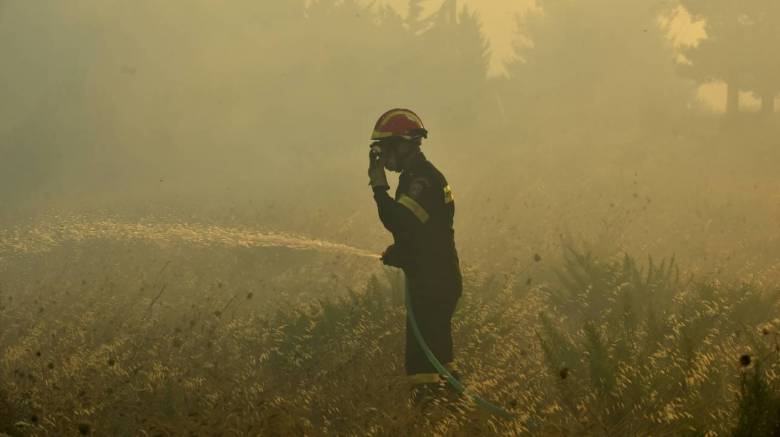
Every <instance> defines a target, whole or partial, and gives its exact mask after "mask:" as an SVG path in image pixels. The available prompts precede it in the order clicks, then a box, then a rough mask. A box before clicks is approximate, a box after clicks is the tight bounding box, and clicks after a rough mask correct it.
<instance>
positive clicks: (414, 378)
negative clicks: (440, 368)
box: [406, 373, 441, 385]
mask: <svg viewBox="0 0 780 437" xmlns="http://www.w3.org/2000/svg"><path fill="white" fill-rule="evenodd" d="M406 379H407V381H409V383H410V384H413V385H414V384H435V383H437V382H440V381H441V378H439V374H438V373H415V374H414V375H409V376H407V377H406Z"/></svg>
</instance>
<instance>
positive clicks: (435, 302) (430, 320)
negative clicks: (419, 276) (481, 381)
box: [405, 286, 458, 384]
mask: <svg viewBox="0 0 780 437" xmlns="http://www.w3.org/2000/svg"><path fill="white" fill-rule="evenodd" d="M409 291H410V295H411V299H412V301H411V307H412V311H413V312H414V315H415V317H416V322H417V326H418V328H419V329H420V333H421V334H422V337H423V339H424V340H425V342H426V343H427V344H428V347H429V348H430V349H431V352H433V355H434V356H436V358H437V359H438V360H439V361H440V362H441V363H442V364H444V365H445V367H448V368H449V369H450V370H451V369H452V361H453V359H454V358H455V357H454V355H453V345H452V316H453V314H454V313H455V308H456V307H457V304H458V296H447V295H444V296H441V295H438V296H430V295H426V294H422V293H415V289H414V287H413V286H410V290H409ZM405 368H406V375H407V376H408V379H409V382H410V383H411V384H429V383H437V382H439V381H440V378H439V374H438V372H437V371H436V369H435V368H434V367H433V365H432V364H431V363H430V362H429V361H428V358H427V357H426V356H425V353H424V352H423V350H422V348H420V345H419V343H418V342H417V339H416V338H415V337H414V333H413V331H412V327H411V322H410V321H409V318H408V317H407V319H406V358H405Z"/></svg>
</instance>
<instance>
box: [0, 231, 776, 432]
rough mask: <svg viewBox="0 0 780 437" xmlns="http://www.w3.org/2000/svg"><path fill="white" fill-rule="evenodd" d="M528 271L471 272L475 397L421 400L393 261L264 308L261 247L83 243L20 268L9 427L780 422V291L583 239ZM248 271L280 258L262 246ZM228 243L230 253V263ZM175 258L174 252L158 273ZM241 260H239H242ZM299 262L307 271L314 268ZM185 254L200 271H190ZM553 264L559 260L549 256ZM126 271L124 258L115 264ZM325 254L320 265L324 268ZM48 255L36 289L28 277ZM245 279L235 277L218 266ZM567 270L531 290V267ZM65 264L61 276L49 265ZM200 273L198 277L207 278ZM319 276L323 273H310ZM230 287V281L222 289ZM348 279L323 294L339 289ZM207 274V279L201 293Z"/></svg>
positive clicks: (8, 291)
mask: <svg viewBox="0 0 780 437" xmlns="http://www.w3.org/2000/svg"><path fill="white" fill-rule="evenodd" d="M566 247H567V249H566V250H565V252H564V253H563V256H562V258H561V259H560V261H549V260H546V259H544V260H543V259H542V258H541V257H540V256H536V257H535V258H534V259H533V260H531V264H530V267H529V268H527V269H525V271H524V272H521V271H517V272H514V274H511V272H509V273H510V274H506V275H484V274H480V273H479V272H477V271H474V270H472V269H466V275H465V277H466V287H465V295H464V297H463V299H462V301H461V302H460V304H459V308H458V310H457V313H456V319H455V322H454V326H455V341H456V348H457V352H458V353H457V355H458V358H457V361H456V364H457V366H458V367H459V368H460V370H461V373H462V374H463V375H465V377H464V381H465V383H466V384H467V385H468V386H469V387H470V388H471V389H472V390H474V391H476V392H478V393H480V394H482V395H483V396H485V397H487V398H489V399H492V400H494V401H495V402H497V403H498V404H500V405H502V406H504V407H505V408H507V409H509V410H510V411H512V412H513V413H514V414H516V417H517V418H516V419H515V420H513V421H506V420H503V419H500V418H497V417H491V416H490V415H488V414H486V413H484V412H482V411H480V410H478V409H477V408H476V407H475V406H474V405H471V404H469V403H468V402H466V401H465V400H460V401H457V402H455V404H453V405H450V406H447V405H445V404H438V405H434V406H433V407H431V408H429V409H427V410H425V411H422V412H421V411H417V410H413V409H411V407H410V406H409V405H408V404H407V397H408V393H407V391H406V387H405V384H404V380H403V359H402V356H403V353H402V352H403V337H404V336H403V328H404V323H403V318H404V309H403V298H402V296H403V294H402V293H403V290H402V288H401V287H402V285H401V284H402V281H401V277H400V276H399V273H398V272H397V271H395V270H385V271H383V272H377V273H378V276H377V275H374V276H372V277H370V278H369V280H368V282H367V284H366V285H365V286H364V287H361V289H360V290H359V291H353V290H352V289H348V290H347V291H345V292H341V293H339V292H336V294H334V293H333V290H331V291H327V290H323V292H322V294H320V295H319V296H316V295H311V294H309V295H308V298H307V299H301V300H300V301H299V302H300V303H298V304H294V305H270V304H269V301H268V300H266V297H267V295H268V294H269V293H271V290H263V289H262V288H259V289H258V288H254V289H251V290H252V291H247V290H249V289H245V288H243V287H245V286H249V284H251V283H252V281H244V279H246V278H241V277H240V275H241V273H240V272H239V271H238V270H232V267H231V266H227V267H224V266H226V265H227V264H228V261H229V260H230V259H231V257H232V259H233V263H237V264H236V265H239V264H240V263H241V262H242V258H243V257H246V256H250V255H249V253H244V254H241V253H233V254H231V253H230V252H232V249H214V248H212V249H210V250H209V252H207V253H206V252H204V253H203V255H206V254H211V255H212V256H216V257H217V258H219V259H221V261H220V265H222V266H223V267H221V269H222V271H221V272H220V271H214V270H212V271H211V272H210V273H209V274H212V275H214V277H212V278H210V280H209V278H204V277H203V276H200V277H196V276H195V275H196V272H197V271H199V270H202V269H203V268H204V267H205V264H203V265H198V264H193V263H207V262H208V258H209V257H208V256H205V257H201V255H198V251H199V249H194V248H193V249H190V250H187V251H183V250H180V249H174V248H165V247H159V246H157V245H151V246H150V245H148V244H141V243H135V244H134V243H130V242H125V243H122V242H117V241H106V242H100V241H92V242H90V241H87V242H83V243H77V244H74V245H69V246H67V247H62V248H56V249H53V252H49V253H41V254H37V255H29V256H28V257H27V258H24V259H17V260H15V261H14V269H13V270H5V271H4V272H3V275H2V292H0V324H2V325H3V327H4V329H3V330H2V331H0V352H1V353H0V392H2V393H4V398H3V401H4V402H6V403H7V404H8V405H10V406H11V408H9V409H6V410H4V411H5V413H4V415H3V416H0V419H2V423H0V430H2V431H4V432H6V433H10V434H11V435H44V434H59V435H68V434H76V433H78V432H80V433H82V434H90V433H94V434H96V435H134V434H136V433H139V432H142V431H143V432H146V433H149V434H154V433H157V434H162V435H167V434H182V433H187V432H191V433H196V434H214V433H217V434H230V433H234V434H242V435H246V434H260V435H302V434H306V435H333V434H339V435H400V434H420V433H423V434H429V433H431V432H438V433H442V434H447V435H475V434H493V433H499V434H506V433H509V434H529V433H530V434H533V435H561V434H569V435H605V434H607V435H659V434H675V435H683V434H685V435H729V434H730V433H732V432H733V433H734V434H735V435H767V434H766V430H770V429H772V430H773V429H776V427H777V426H778V425H779V424H780V422H778V410H777V407H778V395H777V393H778V391H777V389H778V386H777V385H778V380H777V377H776V374H777V370H778V366H779V365H780V361H778V350H777V348H778V331H777V329H778V327H780V319H777V318H776V315H777V311H778V303H780V289H778V288H776V287H775V288H773V287H771V286H768V285H766V284H758V283H751V282H733V283H722V282H719V281H718V280H717V279H716V278H701V279H694V278H691V277H690V276H686V273H685V272H684V271H683V270H681V269H680V268H679V267H678V266H677V265H676V262H675V261H674V260H673V259H671V260H663V261H661V262H660V263H659V262H656V261H654V260H652V259H649V260H648V261H647V262H646V263H641V265H640V263H638V262H637V261H636V260H635V259H634V258H632V257H631V256H628V255H623V256H622V257H620V258H611V259H600V258H597V257H594V256H592V255H590V254H589V253H588V252H587V251H585V250H581V249H576V248H574V247H572V246H570V245H567V246H566ZM258 250H260V251H261V252H260V254H259V255H258V254H255V255H252V256H253V259H254V260H255V262H258V261H260V262H262V260H263V259H265V258H270V259H273V258H274V257H275V256H279V255H280V253H283V252H286V251H287V250H286V249H258ZM221 253H224V255H220V254H221ZM162 259H168V262H166V263H165V264H163V266H162V267H161V268H160V267H159V266H158V268H153V266H154V264H155V263H159V262H160V260H162ZM244 261H245V260H244ZM304 262H307V263H311V262H312V260H311V259H308V260H306V261H304ZM188 263H189V264H188ZM553 263H554V264H555V265H549V266H548V264H553ZM117 264H119V265H121V266H122V268H121V269H116V268H114V267H113V266H115V265H117ZM315 264H316V262H315ZM41 265H46V266H47V267H48V268H47V271H48V272H51V273H45V274H42V275H40V276H41V277H40V278H39V279H38V280H37V281H29V280H26V279H25V278H29V277H30V276H27V275H28V274H29V273H30V272H33V271H39V270H36V269H38V268H39V266H41ZM228 271H232V272H234V274H235V276H232V277H229V278H226V279H222V278H223V276H222V274H223V273H226V272H228ZM545 271H547V272H549V273H551V274H554V275H555V279H551V280H549V281H546V280H545V281H540V282H539V283H536V284H535V283H533V282H531V281H529V280H527V279H526V278H527V277H530V275H541V276H542V277H543V276H544V274H545V273H544V272H545ZM55 272H56V273H55ZM202 274H203V273H201V275H202ZM312 279H313V278H312ZM222 281H224V282H222ZM338 282H339V281H334V282H332V283H331V285H330V287H333V288H334V289H338V287H339V285H338ZM210 283H211V284H214V285H213V286H210V287H206V288H205V289H204V284H210Z"/></svg>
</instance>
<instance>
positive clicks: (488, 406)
mask: <svg viewBox="0 0 780 437" xmlns="http://www.w3.org/2000/svg"><path fill="white" fill-rule="evenodd" d="M404 286H405V288H406V314H407V316H408V317H409V324H410V325H411V326H412V332H413V333H414V338H416V339H417V343H418V344H419V345H420V348H421V349H422V350H423V352H424V353H425V356H426V357H427V358H428V361H430V363H431V364H433V367H434V368H435V369H436V371H437V372H439V375H441V376H443V377H444V379H446V380H447V382H448V383H449V384H450V385H451V386H452V388H454V389H455V391H457V392H458V394H461V395H464V396H466V397H468V398H470V399H471V400H473V401H474V402H475V403H476V404H477V405H479V406H480V407H482V408H484V409H485V410H487V411H490V412H491V413H493V414H495V415H498V416H501V417H504V418H505V419H513V418H514V417H515V416H514V415H513V414H512V413H510V412H508V411H506V410H505V409H503V408H501V407H499V406H498V405H495V404H493V403H491V402H489V401H487V400H485V399H483V398H481V397H480V396H479V395H476V394H472V393H469V392H467V391H466V387H464V386H463V384H461V383H460V381H458V380H457V379H455V377H454V376H452V374H451V373H450V372H449V371H448V370H447V369H446V368H445V367H444V366H443V365H442V364H441V362H439V360H438V359H437V358H436V356H435V355H433V352H431V349H430V348H429V347H428V344H427V343H426V342H425V339H424V338H423V336H422V333H420V328H419V327H418V326H417V321H416V319H415V317H414V311H412V304H411V293H410V291H409V280H408V279H405V281H404Z"/></svg>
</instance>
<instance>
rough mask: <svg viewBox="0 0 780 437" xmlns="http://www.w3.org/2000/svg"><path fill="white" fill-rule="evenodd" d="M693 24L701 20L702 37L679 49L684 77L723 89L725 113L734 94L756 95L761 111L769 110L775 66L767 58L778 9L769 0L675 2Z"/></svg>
mask: <svg viewBox="0 0 780 437" xmlns="http://www.w3.org/2000/svg"><path fill="white" fill-rule="evenodd" d="M681 3H682V5H683V7H685V9H686V10H687V11H688V12H689V13H690V14H691V16H692V17H693V18H694V19H695V20H705V22H706V32H707V38H706V39H705V40H703V41H701V42H700V43H699V44H698V45H696V46H693V47H689V48H687V49H686V50H684V52H683V53H684V55H685V57H686V58H687V59H688V61H689V65H688V67H687V68H686V69H685V70H686V74H688V75H689V76H690V77H693V78H695V79H696V80H698V81H701V82H707V81H713V80H721V81H723V82H725V83H726V84H727V86H728V93H727V94H728V97H727V104H726V108H727V112H728V113H729V114H733V113H735V112H737V111H738V110H739V91H740V90H750V91H754V92H755V93H756V94H758V95H759V96H761V98H762V101H763V105H762V106H763V108H762V111H763V112H772V111H773V110H774V99H775V96H776V95H777V93H778V91H780V73H779V72H780V67H778V60H777V56H773V54H770V53H771V52H772V51H773V50H775V49H776V47H777V45H778V43H780V25H779V24H778V23H780V6H778V3H777V2H775V1H772V0H746V1H739V2H735V1H731V0H681Z"/></svg>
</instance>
